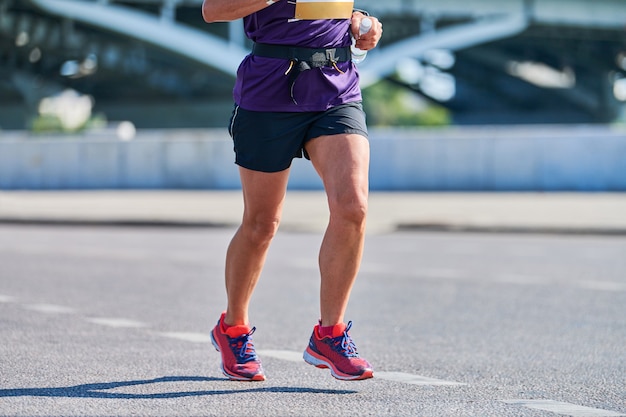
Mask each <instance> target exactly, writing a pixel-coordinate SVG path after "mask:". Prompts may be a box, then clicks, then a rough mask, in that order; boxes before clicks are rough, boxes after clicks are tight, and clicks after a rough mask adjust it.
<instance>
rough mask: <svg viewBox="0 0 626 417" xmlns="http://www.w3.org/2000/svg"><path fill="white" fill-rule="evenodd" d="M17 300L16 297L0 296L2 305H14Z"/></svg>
mask: <svg viewBox="0 0 626 417" xmlns="http://www.w3.org/2000/svg"><path fill="white" fill-rule="evenodd" d="M15 300H16V298H15V297H11V296H10V295H3V294H0V303H14V302H15Z"/></svg>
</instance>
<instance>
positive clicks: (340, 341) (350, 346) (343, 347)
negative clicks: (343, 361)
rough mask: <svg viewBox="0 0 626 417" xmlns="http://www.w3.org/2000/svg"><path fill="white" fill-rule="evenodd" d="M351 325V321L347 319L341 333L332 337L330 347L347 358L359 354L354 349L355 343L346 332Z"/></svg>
mask: <svg viewBox="0 0 626 417" xmlns="http://www.w3.org/2000/svg"><path fill="white" fill-rule="evenodd" d="M351 327H352V322H351V321H349V322H348V325H347V326H346V329H345V330H344V331H343V334H342V335H341V336H337V337H335V338H334V339H332V340H333V344H332V348H333V350H335V351H336V352H338V353H340V354H341V355H343V356H345V357H347V358H356V357H358V356H359V353H358V352H357V351H356V345H355V344H354V341H353V340H352V338H351V337H350V335H349V334H348V331H349V330H350V328H351Z"/></svg>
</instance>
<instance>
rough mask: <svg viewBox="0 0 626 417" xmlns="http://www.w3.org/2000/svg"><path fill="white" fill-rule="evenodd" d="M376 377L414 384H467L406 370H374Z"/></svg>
mask: <svg viewBox="0 0 626 417" xmlns="http://www.w3.org/2000/svg"><path fill="white" fill-rule="evenodd" d="M374 378H377V379H384V380H386V381H394V382H403V383H405V384H413V385H467V384H465V383H463V382H455V381H446V380H443V379H436V378H429V377H427V376H421V375H413V374H407V373H404V372H384V371H382V372H381V371H376V370H374Z"/></svg>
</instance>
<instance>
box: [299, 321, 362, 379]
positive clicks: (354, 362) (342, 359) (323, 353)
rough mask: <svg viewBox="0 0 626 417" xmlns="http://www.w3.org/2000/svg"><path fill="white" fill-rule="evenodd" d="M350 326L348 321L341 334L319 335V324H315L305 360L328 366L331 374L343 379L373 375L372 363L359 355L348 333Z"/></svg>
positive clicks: (350, 323)
mask: <svg viewBox="0 0 626 417" xmlns="http://www.w3.org/2000/svg"><path fill="white" fill-rule="evenodd" d="M351 327H352V322H349V323H348V325H347V326H345V329H344V330H343V331H342V332H341V334H339V335H335V334H333V337H331V336H325V337H321V336H320V330H319V328H320V325H319V324H318V325H316V326H315V328H314V329H313V334H312V335H311V339H310V340H309V346H307V348H306V350H305V351H304V355H303V358H304V360H305V362H307V363H309V364H311V365H314V366H317V367H318V368H330V373H331V374H332V376H334V377H335V378H337V379H341V380H344V381H350V380H355V379H367V378H371V377H373V376H374V370H373V369H372V365H370V363H369V362H368V361H366V360H365V359H363V358H361V357H360V356H359V354H358V352H357V350H356V346H355V345H354V342H353V341H352V338H351V337H350V335H349V334H348V331H349V330H350V328H351Z"/></svg>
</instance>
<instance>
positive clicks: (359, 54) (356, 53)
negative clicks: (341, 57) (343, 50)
mask: <svg viewBox="0 0 626 417" xmlns="http://www.w3.org/2000/svg"><path fill="white" fill-rule="evenodd" d="M371 28H372V19H370V18H368V17H364V18H363V20H361V25H360V26H359V35H363V34H365V33H367V32H369V30H370V29H371ZM355 44H356V39H354V38H352V46H351V47H350V50H351V51H352V62H354V63H355V64H358V63H361V62H363V60H364V59H365V57H366V56H367V51H363V50H362V49H359V48H357V47H356V46H354V45H355Z"/></svg>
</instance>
